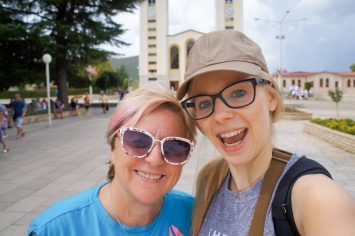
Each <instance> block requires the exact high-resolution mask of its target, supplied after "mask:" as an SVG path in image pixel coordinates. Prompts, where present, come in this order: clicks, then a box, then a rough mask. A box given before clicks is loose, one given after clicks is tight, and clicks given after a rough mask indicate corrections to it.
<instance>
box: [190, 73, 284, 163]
mask: <svg viewBox="0 0 355 236" xmlns="http://www.w3.org/2000/svg"><path fill="white" fill-rule="evenodd" d="M250 78H253V77H252V76H246V75H242V74H239V73H236V72H232V71H214V72H209V73H206V74H202V75H199V76H197V77H196V78H194V80H193V81H192V84H191V87H190V91H189V97H192V96H196V95H199V94H210V95H212V94H216V93H219V92H220V91H221V90H223V89H224V88H225V87H227V86H229V85H231V84H233V83H236V82H238V81H241V80H245V79H250ZM267 86H268V85H256V88H255V93H256V94H255V100H254V102H253V103H251V104H250V105H247V106H245V107H241V108H230V107H228V106H227V105H226V104H224V103H223V101H222V100H221V99H220V98H217V99H216V100H215V104H214V106H215V107H214V112H213V114H212V115H210V116H209V117H206V118H204V119H201V120H198V121H197V124H198V126H199V128H200V130H201V131H202V132H203V133H204V134H205V135H206V136H207V137H208V138H209V139H210V141H211V142H212V144H213V145H214V146H215V147H216V148H217V149H218V150H219V152H220V153H221V154H222V155H223V157H224V158H225V159H226V160H227V161H228V162H230V163H231V164H234V165H238V164H243V163H244V164H246V163H248V162H249V161H251V160H252V159H255V158H254V157H256V156H259V155H260V154H261V153H263V150H265V148H271V147H272V143H271V115H270V112H271V111H274V110H275V109H276V107H277V103H278V100H277V99H276V98H275V97H274V96H272V93H271V92H270V90H269V88H268V87H267ZM236 92H237V91H236ZM238 92H239V91H238Z"/></svg>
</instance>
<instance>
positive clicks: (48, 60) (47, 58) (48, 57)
mask: <svg viewBox="0 0 355 236" xmlns="http://www.w3.org/2000/svg"><path fill="white" fill-rule="evenodd" d="M42 61H43V62H44V63H45V64H46V83H47V100H48V103H47V108H48V126H49V127H51V126H52V116H51V95H50V86H49V81H50V79H49V63H51V61H52V57H51V55H49V54H44V55H43V57H42Z"/></svg>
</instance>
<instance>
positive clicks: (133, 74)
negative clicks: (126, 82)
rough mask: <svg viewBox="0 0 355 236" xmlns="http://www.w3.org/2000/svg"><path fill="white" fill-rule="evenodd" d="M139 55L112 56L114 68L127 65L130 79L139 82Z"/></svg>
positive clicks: (111, 60)
mask: <svg viewBox="0 0 355 236" xmlns="http://www.w3.org/2000/svg"><path fill="white" fill-rule="evenodd" d="M138 60H139V57H138V56H133V57H125V58H110V62H111V64H112V66H113V68H115V69H118V68H120V66H121V65H124V66H125V67H126V70H127V73H128V76H129V77H130V79H132V80H133V81H137V82H138V80H139V79H138V68H137V67H138Z"/></svg>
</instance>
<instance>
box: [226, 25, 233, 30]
mask: <svg viewBox="0 0 355 236" xmlns="http://www.w3.org/2000/svg"><path fill="white" fill-rule="evenodd" d="M225 29H234V27H233V26H226V27H225Z"/></svg>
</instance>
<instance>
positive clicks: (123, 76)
mask: <svg viewBox="0 0 355 236" xmlns="http://www.w3.org/2000/svg"><path fill="white" fill-rule="evenodd" d="M117 73H118V76H119V78H120V80H121V81H122V84H121V87H123V88H124V89H127V88H128V87H129V85H130V84H129V78H128V72H127V69H126V67H125V66H124V65H121V66H120V68H118V69H117Z"/></svg>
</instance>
